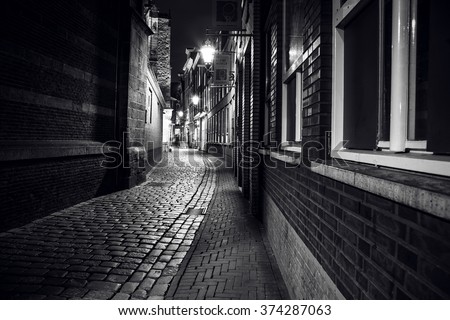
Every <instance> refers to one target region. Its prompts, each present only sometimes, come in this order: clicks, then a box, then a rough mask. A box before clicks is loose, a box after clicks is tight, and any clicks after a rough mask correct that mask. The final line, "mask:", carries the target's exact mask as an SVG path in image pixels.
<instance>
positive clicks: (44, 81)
mask: <svg viewBox="0 0 450 320" xmlns="http://www.w3.org/2000/svg"><path fill="white" fill-rule="evenodd" d="M117 13H118V2H117V1H107V0H104V1H103V0H97V1H86V0H78V1H67V0H61V1H44V2H37V1H27V0H25V1H9V2H7V3H5V4H4V5H3V6H2V19H0V60H1V63H0V146H1V150H2V157H1V158H0V168H1V169H0V176H1V177H2V178H1V179H0V180H1V183H0V192H1V194H2V197H0V226H1V227H0V229H1V230H6V229H8V228H11V227H16V226H19V225H22V224H24V223H27V222H30V221H32V220H34V219H35V218H38V217H42V216H45V215H47V214H49V213H51V212H53V211H55V210H59V209H62V208H64V207H68V206H71V205H73V204H76V203H78V202H80V201H84V200H87V199H90V198H92V197H94V196H98V195H101V194H105V193H108V192H111V191H113V190H114V189H115V188H116V182H115V179H116V171H115V170H112V169H110V170H108V169H105V168H103V167H102V166H101V162H102V161H103V160H106V158H105V156H104V155H102V153H101V152H100V151H98V150H100V149H99V148H97V151H96V152H84V155H82V154H83V152H81V153H79V151H80V150H83V148H80V147H79V146H80V145H83V143H84V144H86V146H87V145H89V144H91V143H101V142H105V141H108V140H112V139H114V138H115V127H114V117H115V108H116V104H115V103H116V92H115V86H116V65H117V43H118V37H117V33H118V30H117V25H118V15H117ZM55 140H56V141H57V142H58V143H57V144H53V142H54V141H55ZM65 142H67V145H64V143H65ZM74 144H76V145H77V146H78V149H77V150H78V151H77V154H80V155H78V156H67V154H75V153H71V152H70V150H69V149H71V148H72V146H73V145H74ZM25 145H26V146H27V147H26V148H30V150H26V151H24V150H22V148H21V146H25ZM18 149H21V152H20V156H16V155H17V154H16V153H15V151H14V150H18ZM31 149H33V150H34V151H33V150H31ZM46 153H48V154H46ZM58 153H61V155H58ZM32 154H34V155H37V154H38V155H39V156H38V158H39V159H32V160H31V159H29V158H27V157H28V156H30V155H32ZM62 154H64V156H62ZM30 158H32V157H31V156H30Z"/></svg>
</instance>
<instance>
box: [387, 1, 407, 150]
mask: <svg viewBox="0 0 450 320" xmlns="http://www.w3.org/2000/svg"><path fill="white" fill-rule="evenodd" d="M409 11H410V6H409V0H396V1H392V76H391V134H390V150H391V151H395V152H403V151H405V145H406V139H407V123H408V98H409V91H408V88H409Z"/></svg>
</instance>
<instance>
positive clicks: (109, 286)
mask: <svg viewBox="0 0 450 320" xmlns="http://www.w3.org/2000/svg"><path fill="white" fill-rule="evenodd" d="M120 286H121V284H119V283H113V282H107V281H92V282H89V283H88V284H87V286H86V287H87V288H88V289H91V290H97V291H117V290H119V288H120Z"/></svg>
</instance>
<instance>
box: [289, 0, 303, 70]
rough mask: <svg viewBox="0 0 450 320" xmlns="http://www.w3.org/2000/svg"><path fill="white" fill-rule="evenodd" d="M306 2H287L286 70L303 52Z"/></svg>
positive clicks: (300, 0) (295, 0) (292, 0)
mask: <svg viewBox="0 0 450 320" xmlns="http://www.w3.org/2000/svg"><path fill="white" fill-rule="evenodd" d="M304 2H305V1H304V0H286V8H285V10H286V11H285V13H286V35H285V36H286V47H287V48H285V54H286V69H289V68H290V67H291V66H292V64H293V63H294V62H295V61H296V60H297V59H298V58H299V57H300V55H301V54H302V51H303V49H302V48H303V26H304V14H303V12H304Z"/></svg>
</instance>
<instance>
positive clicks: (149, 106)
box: [145, 88, 153, 123]
mask: <svg viewBox="0 0 450 320" xmlns="http://www.w3.org/2000/svg"><path fill="white" fill-rule="evenodd" d="M148 91H149V95H148V103H147V109H146V110H145V123H147V114H148V118H149V120H148V122H149V123H152V114H153V106H152V104H153V92H152V90H150V88H149V89H148ZM147 110H148V112H147Z"/></svg>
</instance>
